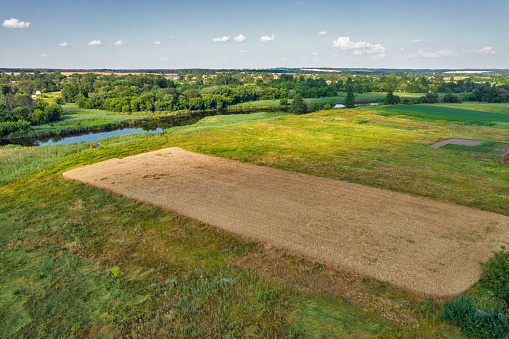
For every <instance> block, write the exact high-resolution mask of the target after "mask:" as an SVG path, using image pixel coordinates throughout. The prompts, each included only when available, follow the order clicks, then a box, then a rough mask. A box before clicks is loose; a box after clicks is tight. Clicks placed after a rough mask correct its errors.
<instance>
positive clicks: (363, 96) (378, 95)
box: [237, 92, 440, 107]
mask: <svg viewBox="0 0 509 339" xmlns="http://www.w3.org/2000/svg"><path fill="white" fill-rule="evenodd" d="M394 94H395V95H398V96H399V97H400V98H402V99H405V98H415V99H417V98H420V97H422V96H423V95H424V94H423V93H404V92H394ZM386 95H387V93H385V92H370V93H355V100H356V101H358V102H362V101H373V102H376V101H384V100H385V97H386ZM439 95H440V93H439ZM345 99H346V92H340V93H339V95H338V96H335V97H324V98H311V99H304V100H305V101H306V103H307V104H308V105H309V104H314V103H317V104H337V103H339V102H344V101H345ZM291 103H292V99H289V100H288V104H291ZM237 106H240V107H246V106H247V107H275V106H279V100H258V101H251V102H244V103H241V104H238V105H237Z"/></svg>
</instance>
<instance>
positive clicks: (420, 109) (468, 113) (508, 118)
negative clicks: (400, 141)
mask: <svg viewBox="0 0 509 339" xmlns="http://www.w3.org/2000/svg"><path fill="white" fill-rule="evenodd" d="M388 109H390V110H393V111H398V112H401V113H402V114H408V115H414V116H418V117H423V118H428V117H432V116H435V117H437V118H442V119H446V120H453V121H454V120H471V121H476V120H477V121H489V122H509V112H507V111H506V112H505V113H496V112H485V111H474V110H468V109H460V108H453V107H444V106H442V107H440V106H435V105H397V106H391V107H389V108H388Z"/></svg>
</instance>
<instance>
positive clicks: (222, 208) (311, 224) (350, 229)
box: [63, 148, 509, 297]
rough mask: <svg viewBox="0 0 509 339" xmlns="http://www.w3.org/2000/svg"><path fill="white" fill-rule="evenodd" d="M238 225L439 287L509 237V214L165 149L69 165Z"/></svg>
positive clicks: (452, 286) (303, 250)
mask: <svg viewBox="0 0 509 339" xmlns="http://www.w3.org/2000/svg"><path fill="white" fill-rule="evenodd" d="M63 175H64V177H65V178H67V179H73V180H79V181H82V182H85V183H88V184H91V185H94V186H97V187H101V188H104V189H107V190H109V191H112V192H114V193H117V194H120V195H123V196H125V197H127V198H130V199H135V200H136V201H141V202H146V203H150V204H154V205H157V206H160V207H163V208H165V209H167V210H169V211H171V212H173V213H177V214H180V215H184V216H187V217H190V218H193V219H196V220H199V221H202V222H205V223H208V224H210V225H213V226H215V227H218V228H220V229H223V230H225V231H228V232H231V233H233V234H236V235H239V236H242V237H244V238H250V239H252V240H255V241H259V242H263V243H268V244H271V245H272V246H274V247H276V248H282V249H286V250H287V251H289V252H291V253H295V254H297V255H300V256H303V257H305V258H310V259H313V260H316V261H318V262H324V263H327V264H329V265H332V266H336V267H341V268H344V269H347V270H352V271H354V272H358V273H360V274H363V275H366V276H369V277H374V278H376V279H379V280H382V281H388V282H391V283H393V284H395V285H396V286H400V287H404V288H408V289H412V290H415V291H419V292H422V293H424V294H429V295H433V296H438V297H441V296H450V295H457V294H460V293H462V292H464V291H465V290H467V289H468V288H469V287H470V286H471V285H472V284H474V283H475V282H476V281H477V280H478V278H479V275H480V267H479V261H485V260H487V259H488V258H489V257H490V254H491V251H494V250H498V249H499V248H500V246H501V245H509V217H506V216H503V215H499V214H495V213H488V212H483V211H479V210H475V209H471V208H467V207H463V206H457V205H453V204H448V203H443V202H438V201H433V200H430V199H426V198H420V197H414V196H410V195H407V194H402V193H396V192H391V191H386V190H382V189H377V188H372V187H366V186H362V185H358V184H352V183H346V182H342V181H336V180H331V179H326V178H319V177H313V176H310V175H305V174H301V173H295V172H287V171H282V170H277V169H273V168H267V167H261V166H254V165H250V164H243V163H238V162H235V161H231V160H226V159H221V158H215V157H211V156H206V155H202V154H197V153H192V152H189V151H185V150H183V149H180V148H167V149H162V150H158V151H154V152H149V153H144V154H139V155H135V156H131V157H127V158H124V159H111V160H107V161H103V162H100V163H97V164H94V165H89V166H84V167H81V168H77V169H74V170H71V171H68V172H65V173H64V174H63Z"/></svg>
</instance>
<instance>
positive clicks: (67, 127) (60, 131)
mask: <svg viewBox="0 0 509 339" xmlns="http://www.w3.org/2000/svg"><path fill="white" fill-rule="evenodd" d="M279 110H281V108H280V107H265V106H257V107H239V106H231V107H228V108H227V109H224V110H216V109H214V110H201V111H189V110H183V111H175V112H167V111H157V112H133V113H130V114H128V113H118V112H109V111H102V110H95V109H83V108H78V107H76V106H75V105H68V106H65V107H64V114H63V115H62V118H61V119H60V120H59V121H58V122H54V123H50V124H44V125H41V126H34V127H33V128H32V130H31V131H29V132H28V133H26V134H25V135H23V136H20V137H16V138H8V139H2V140H0V145H6V144H20V145H25V146H30V145H34V144H37V141H38V140H40V139H44V138H46V139H48V140H49V139H50V138H53V137H69V136H78V135H84V134H88V133H91V132H110V131H115V130H119V129H124V128H130V127H142V128H144V127H146V128H147V130H151V129H152V130H153V129H156V128H163V129H166V128H170V127H175V126H183V125H190V124H194V123H196V122H197V121H199V120H200V119H203V118H204V117H207V116H214V115H223V114H251V113H256V112H262V111H269V112H274V111H279Z"/></svg>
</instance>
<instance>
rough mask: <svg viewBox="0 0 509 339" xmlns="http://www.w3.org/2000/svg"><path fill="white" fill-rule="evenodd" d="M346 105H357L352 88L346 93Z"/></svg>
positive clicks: (349, 106)
mask: <svg viewBox="0 0 509 339" xmlns="http://www.w3.org/2000/svg"><path fill="white" fill-rule="evenodd" d="M345 107H347V108H353V107H355V95H354V94H353V91H352V89H350V90H349V91H348V93H347V95H346V99H345Z"/></svg>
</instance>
